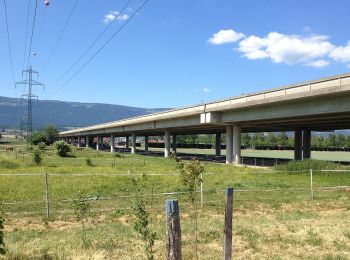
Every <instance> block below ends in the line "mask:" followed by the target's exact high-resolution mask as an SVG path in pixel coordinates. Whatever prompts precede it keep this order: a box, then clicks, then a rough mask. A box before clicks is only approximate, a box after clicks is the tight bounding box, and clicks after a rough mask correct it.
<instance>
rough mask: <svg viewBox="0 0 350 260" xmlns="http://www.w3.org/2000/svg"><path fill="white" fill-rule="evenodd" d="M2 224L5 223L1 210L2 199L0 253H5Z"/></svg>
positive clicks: (0, 202)
mask: <svg viewBox="0 0 350 260" xmlns="http://www.w3.org/2000/svg"><path fill="white" fill-rule="evenodd" d="M4 224H5V214H4V210H3V205H2V201H1V200H0V255H5V254H6V250H5V239H4V228H5V227H4Z"/></svg>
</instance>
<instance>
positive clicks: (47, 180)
mask: <svg viewBox="0 0 350 260" xmlns="http://www.w3.org/2000/svg"><path fill="white" fill-rule="evenodd" d="M45 187H46V217H47V218H49V217H50V202H49V176H48V174H47V172H46V173H45Z"/></svg>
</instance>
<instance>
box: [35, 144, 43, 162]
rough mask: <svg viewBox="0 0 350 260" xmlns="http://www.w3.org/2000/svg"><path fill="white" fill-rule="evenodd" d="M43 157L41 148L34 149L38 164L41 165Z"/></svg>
mask: <svg viewBox="0 0 350 260" xmlns="http://www.w3.org/2000/svg"><path fill="white" fill-rule="evenodd" d="M42 160H43V158H42V157H41V150H40V149H39V148H35V149H34V151H33V161H34V163H35V164H36V165H39V164H40V163H41V161H42Z"/></svg>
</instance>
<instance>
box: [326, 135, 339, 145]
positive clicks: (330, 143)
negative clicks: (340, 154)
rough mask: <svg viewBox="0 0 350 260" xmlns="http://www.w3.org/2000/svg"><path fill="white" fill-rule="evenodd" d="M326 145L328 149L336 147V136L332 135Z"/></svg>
mask: <svg viewBox="0 0 350 260" xmlns="http://www.w3.org/2000/svg"><path fill="white" fill-rule="evenodd" d="M326 145H327V146H328V147H336V146H337V144H336V135H335V134H333V133H330V134H329V135H328V137H327V139H326Z"/></svg>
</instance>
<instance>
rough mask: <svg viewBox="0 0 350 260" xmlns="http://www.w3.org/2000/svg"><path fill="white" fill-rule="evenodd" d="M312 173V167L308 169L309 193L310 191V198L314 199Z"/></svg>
mask: <svg viewBox="0 0 350 260" xmlns="http://www.w3.org/2000/svg"><path fill="white" fill-rule="evenodd" d="M312 175H313V172H312V169H310V193H311V199H314V186H313V180H312V177H313V176H312Z"/></svg>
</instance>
